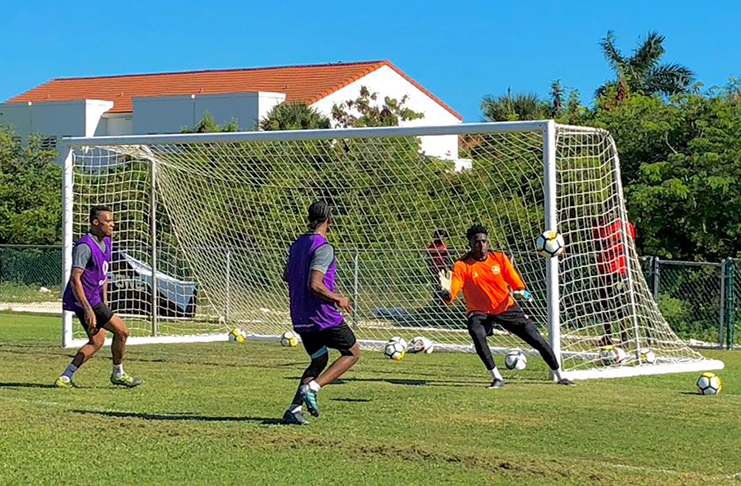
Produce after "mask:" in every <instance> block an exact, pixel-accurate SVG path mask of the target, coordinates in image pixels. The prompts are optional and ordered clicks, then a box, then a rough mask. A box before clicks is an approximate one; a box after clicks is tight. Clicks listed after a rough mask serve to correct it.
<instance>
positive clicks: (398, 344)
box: [383, 339, 407, 361]
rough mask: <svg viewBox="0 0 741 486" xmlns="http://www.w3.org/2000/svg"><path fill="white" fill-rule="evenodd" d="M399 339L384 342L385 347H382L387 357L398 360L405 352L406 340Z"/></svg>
mask: <svg viewBox="0 0 741 486" xmlns="http://www.w3.org/2000/svg"><path fill="white" fill-rule="evenodd" d="M403 341H404V340H403V339H402V340H401V341H389V342H388V343H386V347H385V348H383V354H384V356H386V357H387V358H389V359H393V360H394V361H400V360H401V359H402V358H403V357H404V355H405V354H406V352H407V347H406V342H403Z"/></svg>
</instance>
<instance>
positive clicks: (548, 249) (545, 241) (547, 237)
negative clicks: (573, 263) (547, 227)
mask: <svg viewBox="0 0 741 486" xmlns="http://www.w3.org/2000/svg"><path fill="white" fill-rule="evenodd" d="M565 247H566V246H565V244H564V242H563V236H561V235H560V234H559V233H557V232H555V231H544V232H543V233H541V234H540V236H538V237H537V238H536V239H535V250H536V251H537V252H538V253H540V255H541V256H543V257H545V258H553V257H557V256H558V255H560V254H561V253H563V250H564V248H565Z"/></svg>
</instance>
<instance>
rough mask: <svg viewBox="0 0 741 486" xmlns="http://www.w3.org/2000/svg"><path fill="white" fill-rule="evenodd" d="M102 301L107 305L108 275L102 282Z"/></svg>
mask: <svg viewBox="0 0 741 486" xmlns="http://www.w3.org/2000/svg"><path fill="white" fill-rule="evenodd" d="M103 303H104V304H105V305H106V306H107V305H108V277H106V279H105V282H103Z"/></svg>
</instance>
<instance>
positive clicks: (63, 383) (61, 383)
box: [54, 376, 77, 388]
mask: <svg viewBox="0 0 741 486" xmlns="http://www.w3.org/2000/svg"><path fill="white" fill-rule="evenodd" d="M54 386H55V387H57V388H77V385H75V384H74V383H72V380H69V379H68V380H63V379H62V377H61V376H60V377H58V378H57V381H55V382H54Z"/></svg>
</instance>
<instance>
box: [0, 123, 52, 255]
mask: <svg viewBox="0 0 741 486" xmlns="http://www.w3.org/2000/svg"><path fill="white" fill-rule="evenodd" d="M42 142H43V138H42V137H40V136H32V137H30V139H29V142H28V145H27V146H26V147H23V146H22V145H21V143H20V139H19V137H16V135H15V133H14V132H13V130H12V129H10V128H7V127H0V243H6V244H53V243H58V242H60V241H61V239H62V238H61V233H62V186H61V180H62V170H61V167H60V166H59V165H57V164H55V163H54V160H55V159H56V157H57V152H56V150H50V149H48V148H46V147H45V146H44V145H43V144H42Z"/></svg>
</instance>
